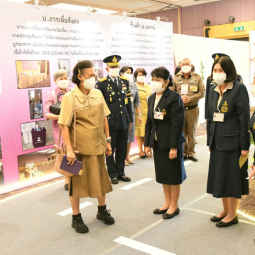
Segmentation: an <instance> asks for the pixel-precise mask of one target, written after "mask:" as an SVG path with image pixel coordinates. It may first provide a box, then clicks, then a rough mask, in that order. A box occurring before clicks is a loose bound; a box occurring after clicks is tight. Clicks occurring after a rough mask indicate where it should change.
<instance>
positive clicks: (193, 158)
mask: <svg viewBox="0 0 255 255" xmlns="http://www.w3.org/2000/svg"><path fill="white" fill-rule="evenodd" d="M187 159H189V160H191V161H193V162H197V161H198V160H197V159H196V158H195V157H193V156H191V157H189V156H188V158H187Z"/></svg>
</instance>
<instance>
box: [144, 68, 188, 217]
mask: <svg viewBox="0 0 255 255" xmlns="http://www.w3.org/2000/svg"><path fill="white" fill-rule="evenodd" d="M151 77H152V79H151V87H152V90H153V91H155V93H153V94H152V95H151V96H150V97H149V100H148V108H149V110H148V118H147V122H146V126H145V152H146V154H147V155H148V157H149V158H150V157H152V152H151V148H153V153H154V163H155V172H156V181H157V182H158V183H161V184H162V185H163V191H164V196H165V204H164V205H163V206H162V207H160V208H158V209H155V210H154V211H153V213H154V214H163V219H171V218H173V217H175V216H176V215H178V214H179V212H180V209H179V206H178V199H179V195H180V187H181V183H182V182H183V181H184V180H185V179H186V177H187V176H186V172H185V168H184V160H183V142H184V141H185V138H184V136H183V124H184V105H183V101H182V100H181V96H180V95H179V94H178V93H176V92H175V91H172V90H170V89H169V86H171V83H170V80H169V77H170V73H169V71H168V70H167V69H166V68H164V67H159V68H156V69H154V70H153V71H152V72H151Z"/></svg>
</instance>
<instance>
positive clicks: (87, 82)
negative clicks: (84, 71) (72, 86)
mask: <svg viewBox="0 0 255 255" xmlns="http://www.w3.org/2000/svg"><path fill="white" fill-rule="evenodd" d="M82 77H83V76H82ZM83 78H84V77H83ZM95 83H96V80H95V77H91V78H89V79H87V80H85V81H84V82H83V85H84V88H85V89H94V88H95Z"/></svg>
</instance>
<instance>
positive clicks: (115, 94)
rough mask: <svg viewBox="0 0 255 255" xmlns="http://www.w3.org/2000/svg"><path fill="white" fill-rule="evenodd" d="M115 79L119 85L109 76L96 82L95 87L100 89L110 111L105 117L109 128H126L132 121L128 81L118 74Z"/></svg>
mask: <svg viewBox="0 0 255 255" xmlns="http://www.w3.org/2000/svg"><path fill="white" fill-rule="evenodd" d="M117 79H118V85H119V86H117V85H116V84H115V83H114V82H113V81H112V79H111V78H110V77H109V76H107V77H106V78H103V79H100V80H99V81H98V82H97V83H96V88H97V89H99V90H101V92H102V94H103V96H104V99H105V101H106V104H107V106H108V108H109V110H110V111H111V114H110V115H108V117H107V118H108V124H109V129H110V130H121V129H127V128H129V123H130V122H133V114H132V107H131V93H130V91H129V82H128V80H127V79H126V78H123V77H121V76H118V77H117Z"/></svg>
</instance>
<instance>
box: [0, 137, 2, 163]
mask: <svg viewBox="0 0 255 255" xmlns="http://www.w3.org/2000/svg"><path fill="white" fill-rule="evenodd" d="M0 159H2V142H1V137H0Z"/></svg>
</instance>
